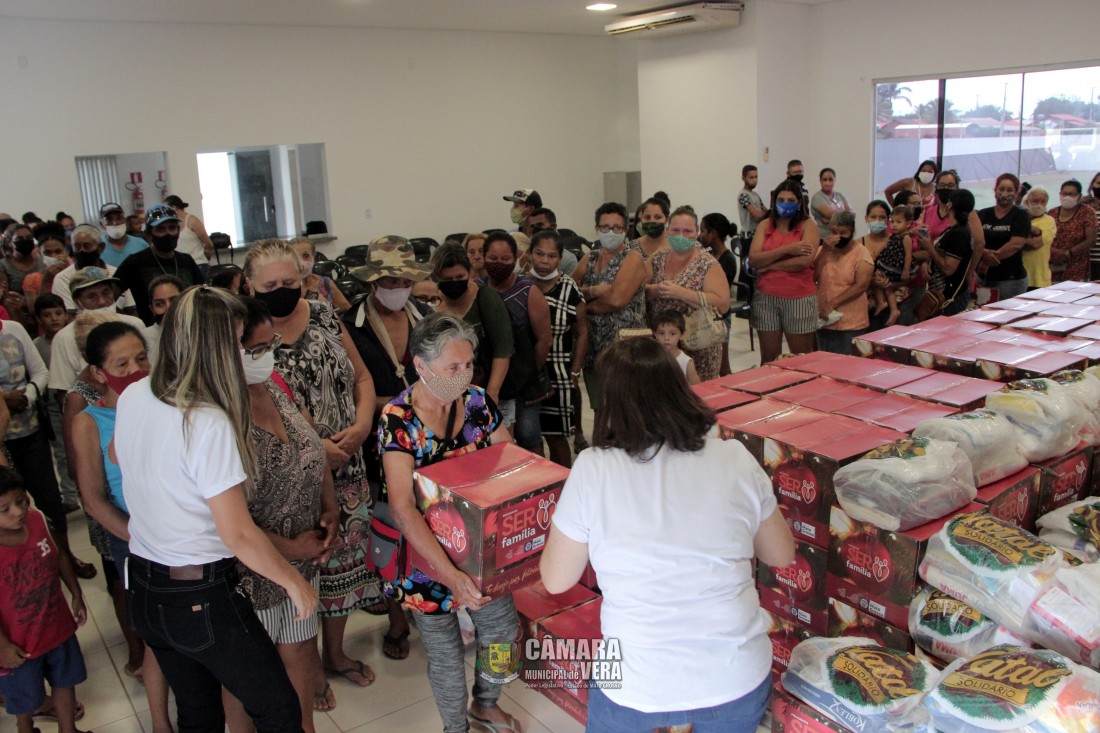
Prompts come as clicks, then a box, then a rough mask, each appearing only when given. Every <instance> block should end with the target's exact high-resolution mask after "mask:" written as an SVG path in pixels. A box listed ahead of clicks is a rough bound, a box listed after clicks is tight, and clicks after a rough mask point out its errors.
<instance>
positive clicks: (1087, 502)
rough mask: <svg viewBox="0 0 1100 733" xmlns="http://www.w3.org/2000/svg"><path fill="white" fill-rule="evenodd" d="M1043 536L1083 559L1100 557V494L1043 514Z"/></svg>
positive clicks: (1040, 520) (1040, 528)
mask: <svg viewBox="0 0 1100 733" xmlns="http://www.w3.org/2000/svg"><path fill="white" fill-rule="evenodd" d="M1035 524H1036V525H1037V526H1038V528H1039V539H1041V540H1043V541H1044V542H1049V543H1050V544H1052V545H1054V546H1055V547H1058V548H1060V549H1062V550H1065V551H1066V552H1069V553H1071V554H1073V555H1074V556H1075V557H1077V558H1078V559H1080V560H1081V561H1082V562H1097V561H1098V560H1100V496H1089V497H1086V498H1084V499H1082V500H1081V501H1075V502H1073V503H1072V504H1066V505H1065V506H1064V507H1059V508H1058V509H1055V510H1054V511H1052V512H1047V513H1046V514H1044V515H1043V516H1041V517H1039V519H1038V521H1036V523H1035Z"/></svg>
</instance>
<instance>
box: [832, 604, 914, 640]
mask: <svg viewBox="0 0 1100 733" xmlns="http://www.w3.org/2000/svg"><path fill="white" fill-rule="evenodd" d="M838 636H862V637H866V638H868V639H874V641H875V643H876V644H878V645H879V646H885V647H889V648H891V649H900V650H902V651H904V652H912V651H913V650H914V649H915V648H916V647H915V645H914V644H913V637H911V636H909V632H908V631H904V630H902V629H899V628H898V627H897V626H893V625H891V624H888V623H886V622H885V621H883V620H882V619H879V618H875V617H874V616H872V615H871V614H869V613H864V612H863V611H860V610H859V609H858V608H856V607H855V606H850V605H848V604H847V603H845V602H844V601H841V600H838V599H836V598H830V599H829V637H830V638H835V637H838Z"/></svg>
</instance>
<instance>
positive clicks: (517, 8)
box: [0, 0, 829, 35]
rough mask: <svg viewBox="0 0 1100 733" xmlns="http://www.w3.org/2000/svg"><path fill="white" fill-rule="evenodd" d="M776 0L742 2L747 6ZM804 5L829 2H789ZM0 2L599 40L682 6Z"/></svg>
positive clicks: (311, 0) (623, 0) (229, 21)
mask: <svg viewBox="0 0 1100 733" xmlns="http://www.w3.org/2000/svg"><path fill="white" fill-rule="evenodd" d="M762 1H766V2H777V1H783V0H748V2H762ZM789 1H791V2H797V3H800V4H804V5H813V4H817V3H823V2H829V0H789ZM593 2H595V0H0V16H9V17H18V18H45V19H55V20H92V21H136V22H145V23H188V22H190V23H214V24H218V25H289V26H335V27H349V26H357V27H366V28H415V29H421V30H427V29H436V30H473V31H499V32H508V33H565V34H572V35H600V34H601V33H603V26H604V25H605V24H607V23H611V22H614V21H615V20H618V19H619V18H620V16H623V15H631V14H636V13H639V12H644V11H648V10H652V9H654V8H657V7H667V6H669V5H677V4H683V3H681V2H670V1H667V0H666V1H662V0H618V3H617V4H618V6H619V7H618V8H616V9H615V10H612V11H609V12H604V13H596V12H592V11H590V10H585V6H586V5H590V4H592V3H593Z"/></svg>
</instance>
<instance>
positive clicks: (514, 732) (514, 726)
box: [467, 713, 523, 733]
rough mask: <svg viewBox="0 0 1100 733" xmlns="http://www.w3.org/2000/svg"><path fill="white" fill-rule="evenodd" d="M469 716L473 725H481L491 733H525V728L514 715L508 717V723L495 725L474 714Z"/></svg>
mask: <svg viewBox="0 0 1100 733" xmlns="http://www.w3.org/2000/svg"><path fill="white" fill-rule="evenodd" d="M467 715H468V716H469V718H470V722H471V723H475V724H477V725H480V726H482V727H484V728H485V729H486V730H488V731H490V732H491V733H523V728H522V727H520V724H519V721H518V720H516V718H515V716H514V715H508V722H507V723H494V722H493V721H491V720H489V719H488V718H479V717H477V716H476V715H474V714H473V713H467ZM505 715H507V713H505Z"/></svg>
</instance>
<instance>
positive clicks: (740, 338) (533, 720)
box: [0, 319, 759, 733]
mask: <svg viewBox="0 0 1100 733" xmlns="http://www.w3.org/2000/svg"><path fill="white" fill-rule="evenodd" d="M733 324H734V325H733V334H732V337H731V344H730V354H731V362H732V366H733V369H734V371H740V370H742V369H747V368H750V367H754V366H757V364H758V360H759V355H758V353H757V352H750V351H749V343H748V326H747V322H746V321H744V320H739V319H734V321H733ZM584 422H585V428H586V433H587V434H588V435H591V425H592V422H591V412H588V414H587V415H586V417H585V421H584ZM70 520H71V526H70V529H69V534H70V538H71V541H72V544H73V549H74V551H75V552H76V554H77V555H78V556H79V557H80V558H81V559H83V560H86V561H88V562H93V563H95V564H96V565H97V566H98V565H99V558H98V556H97V555H96V552H95V550H94V549H92V547H91V546H90V545H89V543H88V533H87V530H86V527H85V523H84V518H83V515H79V514H73V515H71V516H70ZM81 584H82V587H83V589H84V597H85V600H86V602H87V606H88V622H87V624H85V625H84V626H83V627H82V628H81V629H80V630H79V631H78V632H77V636H78V638H79V640H80V646H81V649H82V650H83V651H84V659H85V663H86V665H87V667H88V681H87V682H85V683H84V684H82V685H80V687H78V688H77V697H78V699H79V700H80V701H81V702H83V703H84V705H85V706H86V708H87V714H86V715H85V717H84V719H83V720H82V721H81V722H80V723H79V727H80V728H81V729H82V730H88V731H95V733H151V732H152V725H151V723H150V716H149V705H148V703H147V702H146V700H145V693H144V688H142V687H141V686H140V685H138V684H137V683H136V682H135V681H133V680H132V679H130V678H129V677H127V676H126V675H124V674H123V672H122V668H123V665H124V664H125V663H126V646H125V642H124V640H123V638H122V633H121V632H120V631H119V628H118V623H117V622H116V620H115V617H114V610H113V608H112V606H111V602H110V597H109V596H108V595H107V592H106V590H105V589H104V586H103V580H102V573H101V575H100V577H97V578H95V579H93V580H86V581H82V583H81ZM385 630H386V621H385V619H384V618H381V617H375V616H369V615H367V614H365V613H356V614H354V615H353V616H352V618H351V620H350V621H349V623H348V629H347V639H348V641H347V648H348V652H349V654H351V655H352V656H353V657H355V658H358V659H362V660H364V661H365V662H366V663H367V664H369V665H370V666H371V667H372V668H373V669H374V670H375V672H376V674H377V680H376V681H375V683H374V684H373V685H371V686H370V687H368V688H365V689H363V688H359V687H356V686H354V685H352V684H351V683H349V682H346V681H344V680H333V681H332V686H333V689H334V690H335V693H336V698H337V707H336V709H335V710H332V711H331V712H328V713H317V714H316V715H315V716H314V722H315V725H316V727H317V731H318V733H338V732H343V733H347V732H348V731H356V733H383V732H385V733H390V732H392V731H438V730H440V728H441V725H440V720H439V714H438V713H437V712H436V709H435V703H434V702H433V700H432V693H431V689H430V688H429V686H428V680H427V676H426V674H425V670H426V668H427V660H426V658H425V656H424V649H423V647H422V646H421V645H420V644H419V643H418V641H417V636H416V632H415V631H413V635H412V638H411V641H412V644H411V653H410V655H409V658H408V659H406V660H404V661H400V662H398V661H394V660H391V659H387V658H385V657H384V656H383V655H382V635H383V634H384V633H385ZM467 661H468V662H469V661H470V660H469V659H468V660H467ZM472 669H473V668H472V664H471V665H470V671H471V673H472ZM471 679H472V678H471ZM501 706H502V707H503V708H505V709H506V710H507V711H509V712H511V713H512V714H514V715H515V716H516V717H517V718H518V719H519V720H520V721H521V723H522V724H523V729H524V730H525V731H527V732H528V733H579V732H580V731H582V730H583V726H581V725H580V724H578V723H577V722H576V721H574V720H573V719H572V718H571V717H569V716H568V715H567V714H566V713H564V712H563V711H561V710H560V709H559V708H557V707H556V706H555V705H554V704H553V703H551V702H550V701H549V700H548V699H546V698H545V697H543V696H542V695H541V694H540V693H538V692H537V691H535V690H531V689H528V688H526V687H524V686H523V685H522V683H518V682H514V683H512V684H511V685H509V686H508V687H506V688H505V690H504V699H503V700H502V701H501ZM171 712H172V717H173V719H174V718H175V711H174V709H173V710H172V711H171ZM0 720H2V721H3V722H2V723H0V733H2V731H5V730H14V728H15V725H14V720H12V719H11V718H10V717H8V716H6V715H4V716H2V717H0ZM35 724H36V725H37V726H38V727H39V728H41V730H42V733H54V731H56V725H54V724H53V723H49V722H45V721H42V720H38V721H36V723H35Z"/></svg>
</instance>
